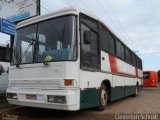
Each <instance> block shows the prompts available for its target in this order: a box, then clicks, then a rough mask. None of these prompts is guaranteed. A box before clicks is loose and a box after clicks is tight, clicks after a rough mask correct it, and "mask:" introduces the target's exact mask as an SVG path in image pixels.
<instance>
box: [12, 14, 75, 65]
mask: <svg viewBox="0 0 160 120" xmlns="http://www.w3.org/2000/svg"><path fill="white" fill-rule="evenodd" d="M76 46H77V45H76V16H70V15H69V16H63V17H58V18H53V19H50V20H47V21H43V22H39V23H36V24H32V25H29V26H26V27H23V28H20V29H18V30H17V35H16V39H15V42H14V47H13V56H12V65H16V64H19V63H22V64H29V63H41V62H44V61H47V62H55V61H74V60H76V53H77V52H76Z"/></svg>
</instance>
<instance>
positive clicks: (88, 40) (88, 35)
mask: <svg viewBox="0 0 160 120" xmlns="http://www.w3.org/2000/svg"><path fill="white" fill-rule="evenodd" d="M90 43H91V31H85V32H84V44H90Z"/></svg>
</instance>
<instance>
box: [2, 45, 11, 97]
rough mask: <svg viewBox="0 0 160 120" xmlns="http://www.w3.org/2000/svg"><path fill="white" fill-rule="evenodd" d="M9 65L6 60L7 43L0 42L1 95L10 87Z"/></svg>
mask: <svg viewBox="0 0 160 120" xmlns="http://www.w3.org/2000/svg"><path fill="white" fill-rule="evenodd" d="M9 65H10V63H9V61H7V60H6V45H3V44H0V96H1V95H4V94H5V93H6V90H7V87H8V70H9Z"/></svg>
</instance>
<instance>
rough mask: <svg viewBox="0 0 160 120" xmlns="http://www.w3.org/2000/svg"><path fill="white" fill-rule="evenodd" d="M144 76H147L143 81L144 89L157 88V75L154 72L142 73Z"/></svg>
mask: <svg viewBox="0 0 160 120" xmlns="http://www.w3.org/2000/svg"><path fill="white" fill-rule="evenodd" d="M144 74H148V77H146V78H145V75H144V80H143V86H144V87H158V73H157V72H155V71H144Z"/></svg>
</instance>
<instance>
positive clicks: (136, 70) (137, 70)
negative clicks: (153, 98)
mask: <svg viewBox="0 0 160 120" xmlns="http://www.w3.org/2000/svg"><path fill="white" fill-rule="evenodd" d="M135 69H136V76H137V77H138V76H139V75H138V68H135Z"/></svg>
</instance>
